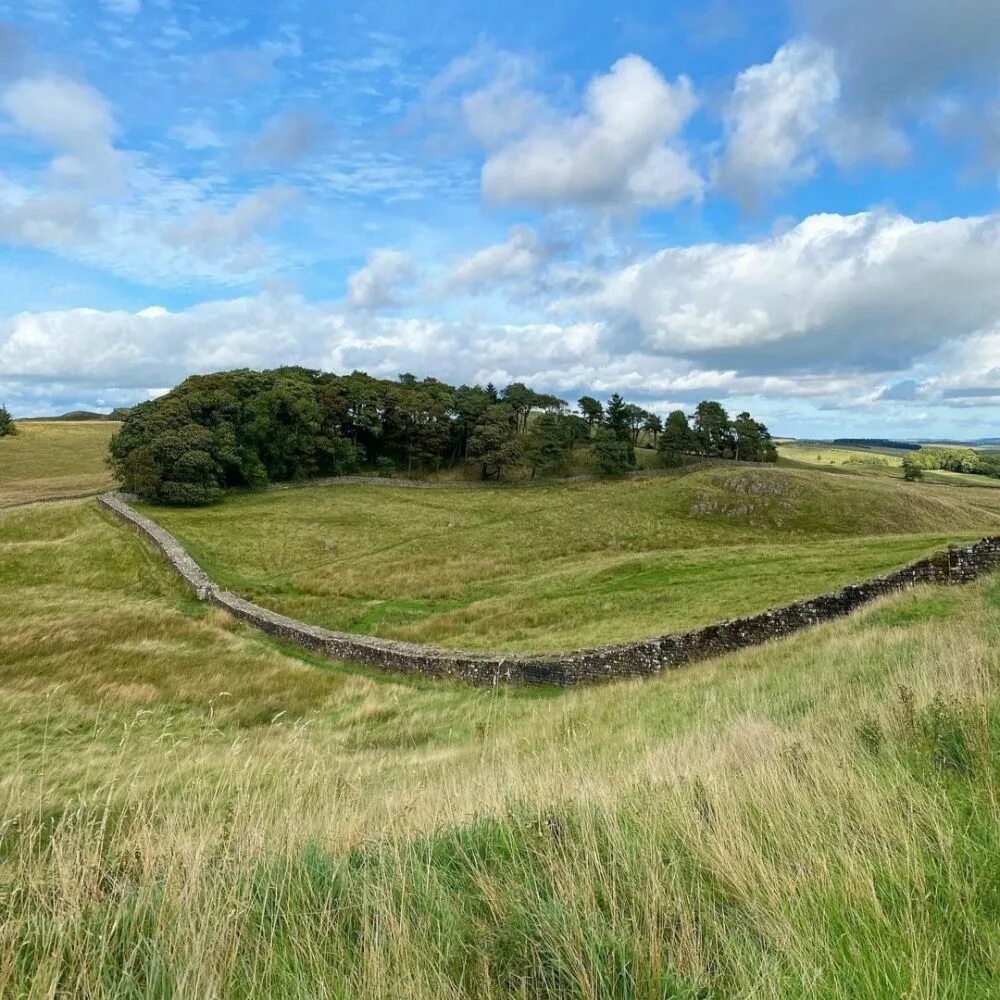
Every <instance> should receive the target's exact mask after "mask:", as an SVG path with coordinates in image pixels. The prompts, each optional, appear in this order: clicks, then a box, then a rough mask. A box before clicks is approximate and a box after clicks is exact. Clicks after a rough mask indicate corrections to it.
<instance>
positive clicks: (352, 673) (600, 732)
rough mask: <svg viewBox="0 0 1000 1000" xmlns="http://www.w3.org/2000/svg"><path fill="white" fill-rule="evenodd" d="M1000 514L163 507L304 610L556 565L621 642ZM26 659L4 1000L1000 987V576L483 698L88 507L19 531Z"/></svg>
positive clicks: (4, 625) (748, 496) (10, 598)
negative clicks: (227, 599) (565, 685)
mask: <svg viewBox="0 0 1000 1000" xmlns="http://www.w3.org/2000/svg"><path fill="white" fill-rule="evenodd" d="M66 430H67V431H71V430H72V427H71V426H67V427H66ZM23 440H25V439H22V441H23ZM35 440H36V441H37V442H39V443H41V442H42V438H37V439H35ZM53 444H56V445H58V442H53V441H52V439H51V438H50V439H48V440H46V441H45V447H46V448H50V449H51V448H52V446H53ZM56 451H57V452H58V451H61V449H60V448H58V447H57V448H56ZM37 462H38V456H35V458H34V459H33V460H32V461H31V462H28V463H27V464H28V466H29V467H36V464H37ZM85 472H86V470H85V468H84V467H83V464H82V463H81V465H80V466H79V467H78V473H79V474H81V475H82V474H84V473H85ZM90 472H91V474H95V472H96V470H95V469H94V468H93V467H92V468H91V470H90ZM43 478H44V477H43ZM7 488H8V489H15V490H18V489H19V490H22V491H23V495H30V492H31V488H29V487H28V486H27V485H25V484H19V483H16V482H11V481H10V480H8V481H7ZM998 496H1000V494H996V493H995V492H993V491H991V490H989V489H976V488H955V489H947V488H945V487H943V486H932V487H930V488H927V484H913V485H910V484H904V483H903V482H902V481H901V480H898V479H896V478H892V477H889V476H871V475H868V474H857V473H853V472H851V471H850V470H849V469H846V470H843V471H841V472H839V473H837V474H834V473H831V472H829V471H820V470H809V469H804V470H803V469H799V468H787V469H777V470H764V471H763V472H761V471H759V470H746V469H744V470H727V469H712V470H704V471H701V472H696V473H690V474H686V475H678V476H675V477H666V478H664V479H658V480H654V481H631V482H619V483H596V484H587V485H583V486H573V487H559V488H556V487H546V488H539V489H533V490H504V491H498V492H493V491H488V492H478V491H476V492H472V491H466V492H462V491H440V490H438V491H403V490H400V489H392V488H382V487H358V488H353V489H348V488H341V487H337V488H329V489H315V488H312V489H302V490H294V491H288V492H286V493H275V494H261V495H248V496H241V497H235V498H232V499H231V500H228V501H227V502H226V503H224V504H222V505H220V506H218V507H215V508H210V509H206V510H201V511H185V512H177V511H165V510H163V509H157V510H156V511H155V514H156V516H157V517H159V518H160V519H161V520H163V521H164V522H167V521H171V527H175V528H176V529H177V530H178V531H179V532H180V533H182V534H183V533H184V532H188V533H189V534H190V535H191V539H190V540H192V544H194V541H193V540H195V539H200V538H203V537H204V538H206V539H207V538H208V537H209V535H208V533H209V532H210V531H213V532H216V533H217V535H218V538H219V539H220V540H221V547H220V549H219V552H220V553H222V554H224V555H225V556H226V564H225V566H222V567H220V570H219V571H220V572H225V573H229V574H230V576H231V578H232V580H239V579H241V576H240V574H243V573H246V574H248V576H247V578H246V579H247V580H248V581H249V584H252V585H253V586H257V587H259V588H260V590H261V592H262V593H266V595H267V596H268V599H271V598H276V599H286V600H289V601H292V600H302V599H303V597H302V594H297V593H295V592H294V591H293V589H292V586H293V583H294V586H295V587H298V586H300V585H301V584H302V583H303V582H306V583H309V584H310V586H314V585H315V584H313V583H310V581H315V580H319V581H330V580H337V581H340V583H338V584H337V585H336V586H341V585H343V586H344V587H358V588H361V587H362V584H364V585H366V586H376V585H377V586H382V587H385V588H386V591H387V592H391V590H392V588H397V587H398V588H401V589H400V590H399V592H398V596H397V598H396V600H398V601H405V600H412V599H414V598H413V597H412V594H411V591H408V590H407V589H406V588H407V587H410V588H412V589H413V590H416V591H418V592H419V588H420V587H426V586H428V581H434V582H435V586H438V587H439V588H442V589H443V588H445V587H446V586H452V585H458V586H460V587H461V588H467V590H468V592H474V588H475V586H485V585H489V586H491V587H493V586H495V587H497V588H500V589H502V588H504V587H506V588H507V590H506V591H504V592H505V593H506V594H507V597H508V599H509V600H512V601H513V600H514V595H515V594H516V586H517V585H518V581H521V585H522V586H524V587H525V588H527V589H529V591H532V592H533V593H535V594H536V595H542V594H544V593H545V587H551V588H552V590H553V593H555V594H558V593H559V589H558V588H560V587H562V591H561V593H562V596H561V598H559V599H558V600H557V602H556V603H557V604H558V605H559V606H560V607H561V608H562V612H561V614H566V615H572V614H576V613H578V612H574V611H573V608H574V606H575V605H574V603H573V602H574V601H576V600H580V601H583V595H585V594H586V593H588V592H589V597H588V598H587V600H588V601H589V605H590V607H591V609H592V611H591V617H592V618H602V619H603V618H604V617H605V616H606V615H607V616H610V618H609V620H611V621H614V622H617V623H618V625H620V624H621V622H623V621H631V622H633V623H634V622H636V621H639V620H640V619H641V615H639V614H638V613H633V612H631V611H628V610H625V609H627V608H628V607H630V606H631V605H633V604H634V605H635V606H637V607H646V606H647V604H644V603H643V602H648V607H650V608H655V610H656V612H657V614H659V613H660V612H661V611H663V609H664V605H666V606H667V609H668V610H669V609H670V608H673V611H672V612H671V613H674V612H676V613H678V614H681V613H684V614H694V615H696V614H698V613H705V612H704V609H705V608H709V607H711V602H712V601H713V600H718V599H719V598H718V594H720V593H721V594H728V595H729V597H730V598H734V599H735V598H738V597H740V595H742V599H745V600H751V597H752V592H757V591H760V592H763V591H764V590H766V588H767V587H772V588H774V587H780V586H783V585H785V584H784V583H782V581H783V580H786V578H787V579H790V580H791V581H792V582H793V583H794V585H795V586H808V587H810V588H811V587H813V586H818V585H819V584H820V583H821V582H822V579H823V578H824V577H823V575H824V574H829V573H831V572H833V573H834V574H837V573H841V572H849V571H851V568H852V567H855V568H857V567H861V566H862V565H868V564H870V563H872V562H873V561H874V562H878V561H879V560H883V559H884V560H888V561H890V562H891V561H902V560H904V558H909V555H908V553H909V552H910V550H911V548H912V549H913V550H914V551H916V550H917V549H919V548H921V547H922V546H923V547H927V546H933V545H935V544H937V540H938V539H944V538H956V539H957V538H959V537H963V536H965V535H972V534H980V533H982V532H984V531H988V530H996V524H997V520H998V510H1000V500H998V499H996V498H997V497H998ZM174 520H176V524H174V523H173V521H174ZM421 525H422V526H424V530H422V531H418V530H416V529H417V528H418V526H421ZM182 529H183V530H182ZM452 539H457V541H455V542H454V543H453V542H452ZM328 541H329V542H331V543H332V545H333V546H334V547H332V548H328V547H327V542H328ZM207 547H208V546H206V549H207ZM713 551H714V553H715V564H714V566H713V562H712V560H711V559H710V558H709V553H710V552H713ZM838 552H840V553H841V554H842V555H840V556H838V555H837V553H838ZM199 555H201V556H202V557H203V558H206V559H207V552H199ZM765 555H766V556H768V557H769V558H771V559H773V560H774V567H775V568H774V571H773V572H770V571H768V572H766V573H764V574H763V575H761V568H760V564H761V560H762V557H763V556H765ZM213 558H214V557H213ZM838 559H839V560H840V561H838ZM865 560H868V563H866V562H865ZM331 561H333V562H332V563H331ZM355 565H357V567H358V569H357V571H356V572H355V571H354V570H352V569H351V567H352V566H355ZM629 566H632V567H633V569H632V570H629V569H628V567H629ZM636 567H637V568H636ZM831 567H833V568H832V569H831ZM352 573H354V575H352ZM575 574H579V579H580V581H581V582H580V586H581V588H583V587H586V588H589V590H587V591H582V593H581V594H575V593H574V592H573V591H572V588H571V587H569V586H568V583H567V581H568V580H570V579H571V578H572V577H573V576H574V575H575ZM602 574H603V576H602ZM366 576H367V578H368V579H367V582H366V580H365V577H366ZM476 581H480V582H479V584H477V583H476ZM602 581H603V588H602V586H601V583H602ZM748 581H749V582H748ZM249 584H248V585H249ZM315 586H316V588H317V589H316V590H315V591H313V592H311V593H310V594H307V595H306V597H307V598H309V599H310V600H312V599H315V601H317V602H319V601H320V600H321V599H322V592H321V590H320V589H319V586H318V585H315ZM322 586H330V584H329V583H328V582H324V583H323V584H322ZM333 589H335V588H333ZM688 591H690V593H689V594H688V598H689V600H690V602H692V603H690V605H689V606H688V607H687V610H686V611H685V610H684V608H683V606H682V605H677V604H675V602H674V599H673V597H672V596H671V595H676V594H678V593H687V592H688ZM463 592H464V591H463ZM408 594H411V596H410V597H407V595H408ZM282 595H284V597H282ZM620 595H624V596H620ZM692 595H693V596H692ZM425 599H427V600H431V599H437V600H440V599H441V598H440V596H439V595H438V596H434V595H433V594H432V595H431V596H429V597H427V598H425ZM605 602H607V603H605ZM515 603H516V602H515ZM537 603H538V604H539V606H543V605H544V601H542V600H541V599H538V600H537ZM598 604H599V610H598V611H597V612H594V611H593V608H594V607H595V606H597V605H598ZM501 606H502V605H501ZM374 607H378V605H375V606H374ZM469 607H470V608H471V609H475V608H476V603H475V602H473V603H472V604H470V605H469ZM678 608H679V609H680V610H678ZM699 609H700V610H699ZM367 613H368V614H370V615H372V618H371V621H372V623H373V625H374V626H375V627H378V623H379V621H380V620H383V619H380V618H379V617H378V614H377V613H373V612H372V611H371V610H369V612H367ZM616 615H617V616H618V617H615V616H616ZM630 615H631V617H629V616H630ZM514 617H516V616H514ZM425 618H429V616H425ZM384 620H388V616H386V617H385V619H384ZM658 620H659V621H662V620H664V619H662V618H660V619H658ZM414 621H415V622H416V623H418V624H419V621H420V619H419V618H417V619H415V620H414ZM411 624H413V622H411ZM618 625H616V627H618ZM449 627H450V626H449ZM538 627H539V626H537V625H536V624H535V623H529V625H528V626H526V629H527V631H526V633H525V634H528V635H540V634H542V633H541V632H540V631H538V632H535V631H532V630H533V629H536V628H538ZM579 627H580V628H581V629H583V630H584V631H583V632H581V633H580V634H590V633H586V631H585V630H586V629H587V628H591V626H590V624H588V623H587V622H586V621H583V622H581V623H580V624H579ZM547 628H548V629H549V630H550V631H552V632H553V633H554V634H569V632H568V629H567V628H566V627H565V626H564V625H563V619H562V618H561V617H559V616H556V617H554V618H551V619H550V620H549V624H548V626H547ZM560 629H563V630H564V631H563V632H560ZM479 634H485V632H483V633H479ZM574 634H576V633H574ZM0 636H2V640H0V712H2V713H3V717H4V719H5V725H4V726H3V727H2V728H0V997H8V996H10V997H32V998H33V997H88V998H100V1000H105V998H107V1000H112V998H113V1000H119V998H135V1000H138V998H149V997H155V998H160V997H163V998H167V997H176V998H181V997H184V998H186V997H199V998H200V997H213V998H225V1000H230V998H232V1000H237V998H239V1000H242V998H246V997H249V998H261V1000H263V998H271V997H290V998H302V1000H305V998H310V1000H312V998H316V997H323V998H348V997H349V998H352V1000H353V998H360V1000H382V998H386V997H393V998H395V997H400V998H407V1000H437V998H454V1000H459V998H469V1000H478V998H487V1000H493V998H495V1000H499V998H522V1000H526V998H531V1000H548V998H552V997H555V998H561V1000H570V998H574V1000H575V998H579V1000H586V998H609V1000H610V998H614V1000H631V998H658V1000H664V998H677V1000H729V998H734V1000H743V998H745V1000H751V998H753V1000H786V998H809V1000H820V998H822V1000H857V998H883V997H884V998H887V1000H888V998H899V997H907V998H911V1000H938V998H942V1000H943V998H949V1000H951V998H954V1000H965V998H989V997H993V996H996V995H998V993H1000V937H998V935H997V933H996V927H997V924H998V921H1000V892H998V889H997V887H998V886H1000V804H998V797H997V795H996V788H997V785H998V779H1000V749H998V748H1000V695H998V691H1000V688H998V682H1000V580H997V579H986V580H983V581H981V582H979V583H978V584H975V585H971V586H968V587H963V588H943V587H940V588H920V589H918V590H915V591H912V592H909V593H907V594H903V595H899V596H896V597H894V598H891V599H888V600H884V601H881V602H878V603H877V604H875V605H873V606H872V607H870V608H869V609H867V610H866V611H864V612H862V613H860V614H857V615H854V616H852V617H851V618H849V619H844V620H841V621H839V622H837V623H834V624H828V625H823V626H820V627H817V628H815V629H812V630H809V631H808V632H803V633H800V634H799V635H797V636H795V637H793V638H791V639H788V640H785V641H782V642H780V643H775V644H773V645H770V646H765V647H759V648H757V649H753V650H749V651H746V652H744V653H741V654H738V655H733V656H729V657H725V658H722V659H719V660H714V661H707V662H704V663H701V664H698V665H697V666H693V667H691V668H689V669H686V670H681V671H674V672H669V673H668V674H667V675H665V676H662V677H659V678H653V679H648V680H645V681H638V682H627V683H620V684H616V685H612V686H606V687H598V688H590V689H580V690H573V691H568V692H556V691H551V690H523V689H513V690H512V689H498V690H481V689H470V688H466V687H462V686H458V685H454V684H449V683H443V682H428V681H419V680H407V679H403V678H399V677H393V676H389V675H382V674H378V673H375V672H370V671H365V670H361V669H358V668H347V667H343V666H340V665H337V664H332V663H328V662H326V661H320V660H317V659H314V658H312V657H310V656H307V655H303V654H300V653H298V652H296V651H294V650H291V649H288V648H285V647H283V646H281V645H280V644H278V643H275V642H274V641H272V640H270V639H268V638H266V637H264V636H262V635H261V634H259V633H257V632H255V631H253V630H250V629H249V628H247V627H244V626H242V625H239V624H237V623H236V622H234V621H233V620H232V619H230V618H227V617H224V616H223V615H222V614H221V613H219V612H217V611H215V610H213V609H209V608H206V607H205V606H204V605H201V604H198V603H196V602H194V601H193V600H192V599H191V598H190V597H189V596H188V595H187V594H186V592H185V591H184V590H183V588H182V587H181V585H180V583H179V582H178V580H177V579H176V578H175V577H174V576H173V574H172V573H171V572H170V570H169V569H168V568H167V566H166V565H165V563H164V561H163V560H162V558H161V557H160V556H159V555H158V554H157V553H156V552H155V551H154V550H153V549H152V547H151V546H149V545H147V544H145V543H144V542H143V541H142V540H141V539H140V538H139V537H138V536H137V535H136V534H135V533H134V532H133V531H131V530H129V529H128V528H126V527H125V526H123V525H122V524H121V523H120V522H118V521H116V520H114V519H112V518H111V516H110V515H108V514H106V513H104V512H102V511H101V510H100V509H99V508H98V507H97V505H96V503H95V502H94V501H93V500H70V501H63V502H59V503H54V504H44V505H35V506H23V507H16V508H11V509H8V510H4V511H2V512H0ZM573 644H574V645H577V644H582V643H576V642H574V643H573Z"/></svg>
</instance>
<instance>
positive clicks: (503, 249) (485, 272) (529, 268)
mask: <svg viewBox="0 0 1000 1000" xmlns="http://www.w3.org/2000/svg"><path fill="white" fill-rule="evenodd" d="M551 256H552V248H551V247H548V246H546V245H545V244H543V243H542V242H541V241H540V240H539V239H538V235H537V234H536V233H535V231H534V230H533V229H532V228H531V227H530V226H515V227H514V228H513V229H512V230H511V231H510V235H509V236H508V237H507V239H506V240H504V242H503V243H493V244H491V245H490V246H487V247H483V248H482V249H480V250H476V251H475V252H473V253H471V254H469V255H468V256H466V257H464V258H462V259H461V260H459V261H457V262H456V263H455V265H454V266H453V267H452V269H451V272H450V274H449V275H448V278H447V280H446V282H445V286H446V288H447V289H448V290H449V291H457V292H476V291H480V290H482V289H484V288H488V287H490V286H492V285H501V284H503V283H505V282H510V281H529V280H530V279H532V278H536V277H537V276H538V275H539V273H540V271H541V270H542V268H543V267H544V266H545V264H546V263H547V262H548V260H549V259H550V258H551Z"/></svg>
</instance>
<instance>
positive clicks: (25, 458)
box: [0, 420, 119, 506]
mask: <svg viewBox="0 0 1000 1000" xmlns="http://www.w3.org/2000/svg"><path fill="white" fill-rule="evenodd" d="M118 426H119V425H118V424H117V423H116V422H114V421H109V420H82V421H44V420H30V421H27V422H21V423H19V424H18V425H17V429H18V433H17V434H16V435H14V436H13V437H5V438H0V506H2V505H4V504H13V503H25V502H27V501H31V500H39V499H42V498H43V497H57V496H58V497H61V496H66V495H68V494H70V495H71V494H78V493H87V492H97V491H98V490H102V489H107V488H108V487H110V486H111V485H112V480H111V473H110V472H109V471H108V470H107V468H106V467H105V465H104V459H105V456H106V455H107V453H108V440H109V439H110V437H111V435H112V434H113V433H114V432H115V431H116V430H117V429H118Z"/></svg>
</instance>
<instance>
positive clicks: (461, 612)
mask: <svg viewBox="0 0 1000 1000" xmlns="http://www.w3.org/2000/svg"><path fill="white" fill-rule="evenodd" d="M144 510H145V511H146V513H148V514H149V515H150V516H152V517H154V518H155V519H156V520H158V521H159V522H160V523H161V524H163V525H164V526H165V527H166V528H168V529H169V530H170V531H172V532H173V533H174V534H176V535H177V536H178V538H180V539H181V540H182V541H183V542H184V544H185V545H186V546H187V547H188V549H189V551H190V552H191V553H192V555H193V556H194V557H195V558H196V559H197V560H198V561H199V562H200V563H201V564H202V565H203V566H204V567H205V569H206V570H207V571H208V572H209V573H210V575H211V576H212V577H213V578H214V579H216V580H217V581H218V582H220V583H221V584H222V585H224V586H225V587H227V588H230V589H232V590H234V591H237V592H239V593H241V594H245V595H247V596H249V597H251V598H252V599H254V600H257V601H259V602H260V603H262V604H264V605H266V606H268V607H271V608H273V609H275V610H277V611H279V612H282V613H284V614H288V615H291V616H293V617H296V618H300V619H303V620H306V621H310V622H313V623H316V624H319V625H323V626H326V627H329V628H334V629H339V630H343V631H350V632H364V633H368V634H374V635H380V636H385V637H391V638H399V639H407V640H411V641H416V642H429V643H435V644H438V645H445V646H452V647H458V648H467V649H502V650H559V649H574V648H581V647H585V646H591V645H598V644H601V643H606V642H615V641H622V640H626V639H635V638H640V637H647V636H651V635H656V634H660V633H664V632H669V631H677V630H683V629H688V628H693V627H696V626H699V625H704V624H708V623H710V622H713V621H717V620H719V619H722V618H728V617H736V616H739V615H743V614H748V613H752V612H754V611H759V610H761V609H763V608H765V607H769V606H773V605H776V604H781V603H785V602H788V601H791V600H794V599H796V598H801V597H805V596H810V595H813V594H817V593H821V592H823V591H825V590H829V589H833V588H835V587H837V586H841V585H843V584H845V583H848V582H852V581H856V580H860V579H864V578H866V577H869V576H872V575H875V574H877V573H880V572H884V571H886V570H888V569H891V568H894V567H897V566H900V565H903V564H904V563H907V562H909V561H911V560H913V559H915V558H918V557H919V556H921V555H923V554H925V553H927V552H930V551H932V550H934V549H936V548H940V547H941V546H942V545H944V544H946V543H947V542H949V541H959V540H962V539H967V538H971V537H975V536H978V535H981V534H983V533H986V532H990V531H997V530H998V529H1000V494H996V493H995V492H993V491H992V490H985V489H984V490H941V489H935V488H927V487H926V486H925V485H924V484H916V485H910V484H904V483H902V482H900V481H898V480H887V479H882V478H872V477H865V476H857V475H847V474H844V475H840V476H830V475H827V474H824V473H823V472H819V471H813V470H794V469H757V468H750V469H748V468H734V467H719V468H712V469H703V470H699V471H696V472H690V473H683V474H682V473H678V474H676V475H673V476H666V477H661V478H656V479H650V480H631V481H625V482H598V483H585V484H573V485H562V486H552V487H537V488H533V489H530V490H516V489H515V490H502V491H492V490H482V491H450V490H422V491H418V490H407V489H392V488H387V487H366V486H353V487H346V486H345V487H332V488H331V487H314V488H303V489H298V490H291V491H286V492H277V493H262V494H249V495H246V494H245V495H241V496H234V497H231V498H229V499H227V500H226V501H225V502H223V503H222V504H220V505H218V506H214V507H210V508H204V509H199V510H179V509H166V508H159V507H145V508H144Z"/></svg>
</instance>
